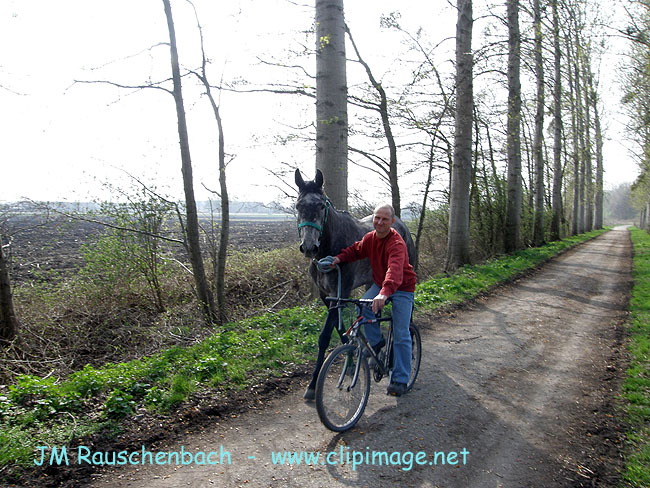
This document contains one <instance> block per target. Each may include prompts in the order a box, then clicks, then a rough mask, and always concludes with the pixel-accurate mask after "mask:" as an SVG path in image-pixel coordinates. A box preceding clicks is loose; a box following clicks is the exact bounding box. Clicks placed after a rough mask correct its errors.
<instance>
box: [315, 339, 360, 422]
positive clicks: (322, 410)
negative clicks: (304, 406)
mask: <svg viewBox="0 0 650 488" xmlns="http://www.w3.org/2000/svg"><path fill="white" fill-rule="evenodd" d="M360 351H361V349H360V348H359V347H358V346H357V345H356V344H343V345H341V346H338V347H337V348H336V349H334V350H333V351H332V353H331V354H330V355H329V356H328V357H327V359H326V360H325V363H323V367H322V368H321V370H320V373H319V374H318V381H317V382H316V410H317V411H318V416H319V417H320V419H321V422H323V424H324V425H325V427H327V428H328V429H330V430H333V431H334V432H343V431H346V430H348V429H351V428H352V427H354V425H355V424H356V423H357V421H358V420H359V419H360V418H361V415H363V411H364V410H365V408H366V404H367V403H368V396H369V395H370V368H369V367H368V361H367V360H366V358H365V357H364V356H363V355H362V354H360ZM357 372H358V373H357ZM355 376H356V380H355Z"/></svg>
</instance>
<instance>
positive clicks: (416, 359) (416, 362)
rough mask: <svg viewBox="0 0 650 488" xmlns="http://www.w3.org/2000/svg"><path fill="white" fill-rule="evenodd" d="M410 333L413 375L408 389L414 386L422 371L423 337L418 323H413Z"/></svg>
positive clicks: (410, 377)
mask: <svg viewBox="0 0 650 488" xmlns="http://www.w3.org/2000/svg"><path fill="white" fill-rule="evenodd" d="M409 333H410V334H411V375H410V376H409V381H408V383H407V384H406V391H408V390H410V389H411V388H413V384H414V383H415V380H416V378H417V377H418V373H419V372H420V362H421V361H422V337H421V336H420V329H418V326H417V325H415V324H413V323H411V325H410V326H409Z"/></svg>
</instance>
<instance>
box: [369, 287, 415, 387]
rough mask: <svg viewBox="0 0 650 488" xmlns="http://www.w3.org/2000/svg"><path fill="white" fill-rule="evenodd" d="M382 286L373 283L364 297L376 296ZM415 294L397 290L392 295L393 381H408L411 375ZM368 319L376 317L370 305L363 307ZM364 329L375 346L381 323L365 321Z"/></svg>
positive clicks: (379, 337)
mask: <svg viewBox="0 0 650 488" xmlns="http://www.w3.org/2000/svg"><path fill="white" fill-rule="evenodd" d="M380 290H381V287H379V286H378V285H376V284H373V285H372V286H371V287H370V289H369V290H368V291H367V292H366V293H364V295H363V298H370V299H372V298H375V297H376V296H377V295H379V291H380ZM413 297H414V294H413V293H412V292H408V291H396V292H395V293H393V294H392V295H391V300H392V302H393V374H392V376H391V382H395V383H405V384H406V383H408V381H409V377H410V376H411V334H410V333H409V325H410V323H411V312H412V311H413ZM362 309H363V310H362V313H363V316H364V317H365V319H366V320H372V319H374V318H375V314H374V313H373V312H372V310H371V309H370V308H368V307H362ZM363 331H364V334H365V335H366V338H367V339H368V342H369V343H370V345H372V346H374V345H375V344H377V343H378V342H379V340H380V339H381V332H380V331H379V324H377V323H364V325H363Z"/></svg>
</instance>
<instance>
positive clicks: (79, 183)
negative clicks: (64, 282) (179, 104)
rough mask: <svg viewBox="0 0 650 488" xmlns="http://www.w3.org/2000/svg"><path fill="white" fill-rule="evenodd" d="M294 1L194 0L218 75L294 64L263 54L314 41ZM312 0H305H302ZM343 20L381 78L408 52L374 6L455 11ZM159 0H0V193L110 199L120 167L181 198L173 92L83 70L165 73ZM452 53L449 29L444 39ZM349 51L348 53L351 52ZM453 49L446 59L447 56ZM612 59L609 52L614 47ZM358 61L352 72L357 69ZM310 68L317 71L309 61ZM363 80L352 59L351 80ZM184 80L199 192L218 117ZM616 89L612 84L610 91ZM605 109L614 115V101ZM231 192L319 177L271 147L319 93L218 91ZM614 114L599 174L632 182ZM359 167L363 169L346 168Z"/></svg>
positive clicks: (184, 26)
mask: <svg viewBox="0 0 650 488" xmlns="http://www.w3.org/2000/svg"><path fill="white" fill-rule="evenodd" d="M299 3H300V2H291V1H288V0H264V1H262V0H255V1H253V0H232V1H218V2H217V1H206V0H203V1H202V0H196V5H197V8H198V11H199V16H200V18H201V23H202V24H203V27H204V31H205V36H206V42H207V51H208V56H209V57H210V60H211V62H212V63H211V65H210V67H209V70H210V72H209V74H210V75H211V77H212V83H213V84H218V83H219V80H220V79H221V78H222V77H223V78H224V79H226V80H229V79H234V78H241V79H244V80H247V81H252V82H255V81H258V82H262V81H265V80H268V79H269V77H273V76H276V77H277V78H276V81H282V80H283V79H284V78H286V77H287V76H288V75H287V73H286V72H283V71H282V70H280V69H277V68H276V69H275V71H274V69H273V68H270V67H268V66H265V65H261V64H260V62H259V60H260V58H261V59H263V60H269V61H270V60H274V59H277V60H282V59H283V58H284V57H285V55H286V52H287V50H290V49H296V50H297V49H299V48H300V46H301V43H303V44H304V45H306V46H307V47H308V48H311V47H312V46H313V38H312V37H311V36H309V35H308V34H300V31H305V30H307V29H309V28H310V27H311V24H312V21H313V9H311V8H310V7H308V6H300V5H298V4H299ZM305 3H307V4H309V5H311V4H312V2H311V1H305ZM172 8H173V12H174V16H175V23H176V28H177V35H178V42H179V50H180V57H181V63H183V64H184V65H185V66H188V67H196V66H198V64H197V63H198V58H197V55H198V51H197V49H198V37H197V29H196V25H195V21H194V18H193V12H192V10H191V9H190V8H189V7H188V5H187V3H185V2H183V1H179V0H175V1H172ZM345 8H346V19H347V21H348V23H349V24H350V26H351V29H352V31H353V33H354V35H355V40H356V41H357V44H359V46H360V48H361V50H362V52H363V53H364V56H365V57H366V58H367V61H368V62H369V63H370V64H371V66H373V67H375V68H377V69H376V74H378V75H379V76H381V75H382V74H383V73H386V72H389V71H390V68H391V66H393V65H394V63H395V61H396V58H398V57H399V56H400V53H402V52H403V45H402V44H401V38H400V36H399V34H398V33H396V32H393V31H388V30H385V29H381V28H380V27H379V17H380V15H381V14H388V13H390V12H391V11H392V10H395V9H399V10H400V12H401V13H402V20H401V22H402V23H403V25H404V26H405V27H407V28H409V29H412V31H413V32H415V30H416V29H417V28H418V27H420V26H422V27H424V28H425V29H427V30H428V31H429V35H430V37H436V38H438V37H439V39H440V40H442V39H444V38H446V37H449V36H453V33H454V29H455V12H454V11H453V9H452V8H451V7H450V5H449V3H448V2H447V1H446V0H436V1H424V0H422V1H420V0H418V1H415V0H411V1H404V2H399V3H398V4H396V3H395V2H394V1H390V0H355V1H351V0H349V1H347V2H346V5H345ZM165 22H166V21H165V15H164V11H163V6H162V2H161V1H160V0H138V1H133V0H112V1H111V2H99V1H88V0H61V1H58V2H53V1H51V0H3V1H2V2H0V43H1V45H2V46H4V48H3V50H2V54H1V55H0V107H2V113H3V117H1V118H0V133H1V134H2V145H1V147H2V149H1V151H2V165H3V171H2V173H1V174H0V201H1V200H5V201H7V200H15V199H20V198H23V197H27V198H31V199H36V200H88V199H91V198H95V197H99V198H106V197H107V196H108V195H107V190H105V187H104V186H103V183H104V182H106V181H116V179H119V181H124V178H125V176H124V172H123V170H124V171H127V172H129V173H131V174H133V175H134V176H136V177H138V178H142V179H144V180H145V181H151V182H154V184H156V185H157V186H158V187H160V188H162V189H163V190H164V191H166V192H167V193H168V194H170V195H173V196H176V197H178V198H180V197H181V188H182V186H181V179H180V156H179V151H178V134H177V129H176V115H175V109H174V104H173V99H172V97H171V96H170V95H169V94H167V93H164V92H162V91H160V90H152V89H147V90H127V89H118V88H115V87H113V86H109V85H103V84H85V83H84V84H81V83H75V80H77V81H99V80H109V81H112V82H115V83H120V84H124V85H142V84H146V83H147V82H148V81H159V80H163V79H166V78H168V77H169V73H170V68H169V49H168V47H167V46H157V45H158V44H159V43H162V42H166V41H167V40H168V33H167V29H166V23H165ZM445 49H446V50H447V51H449V52H451V51H450V50H452V49H453V40H450V41H447V42H446V46H445V45H443V46H442V47H441V49H440V50H441V51H442V52H444V50H445ZM348 56H350V53H348ZM450 59H451V58H450ZM612 59H614V58H612ZM355 70H356V71H355ZM312 71H313V70H312ZM362 80H363V73H361V72H360V71H359V69H358V67H349V83H350V84H354V83H358V82H360V81H362ZM192 85H193V83H190V82H189V80H187V82H184V88H185V87H187V88H186V90H187V92H186V110H187V112H188V119H189V124H190V127H189V129H190V144H191V150H192V159H193V163H194V168H195V186H196V187H197V191H198V197H199V198H205V197H206V196H207V195H208V192H207V191H206V190H203V189H202V185H206V186H208V187H212V188H214V187H216V186H217V183H216V171H215V167H216V144H215V141H216V126H215V122H214V119H213V117H212V115H211V113H210V110H211V109H210V107H209V105H208V103H207V102H206V101H205V100H204V99H202V98H201V97H200V95H199V92H198V91H196V89H192V88H191V86H192ZM611 90H613V89H611ZM612 100H614V102H613V103H612V105H611V106H609V107H607V109H608V110H609V112H610V114H613V113H615V111H616V110H617V108H616V107H617V106H618V103H617V101H616V97H613V98H612ZM221 112H222V117H223V119H224V125H225V135H226V151H227V152H228V153H229V154H234V155H235V159H234V160H233V162H232V163H231V164H230V166H229V168H228V182H229V186H230V193H231V197H232V198H233V199H236V200H249V201H259V200H262V201H269V200H271V199H273V198H274V197H275V196H276V195H277V191H276V190H274V189H269V188H267V187H268V186H269V185H270V184H273V185H275V184H276V183H277V181H274V180H273V178H271V177H270V176H269V175H268V174H267V172H266V170H265V168H274V167H277V166H279V165H280V163H286V164H289V165H292V166H299V167H301V168H302V169H303V170H304V171H305V172H306V174H307V175H308V176H311V175H312V174H313V165H314V157H313V151H312V150H311V149H310V148H309V146H308V145H306V146H305V149H304V150H303V151H302V152H299V153H297V152H296V151H295V148H294V149H287V148H284V147H283V146H281V145H278V144H274V143H273V142H274V138H275V135H276V134H278V133H281V132H290V131H291V130H292V129H291V128H290V126H295V125H301V124H308V123H310V122H311V121H312V120H313V118H314V116H315V110H314V107H313V102H312V101H311V100H309V99H302V100H301V99H297V98H295V97H288V96H269V95H241V94H232V93H224V94H223V95H222V98H221ZM617 127H620V126H617V125H616V124H613V123H610V137H611V138H612V140H611V141H609V142H608V143H607V144H606V147H605V150H606V154H607V156H608V158H607V167H606V169H607V173H606V181H607V184H608V185H613V184H616V183H620V182H623V181H632V180H633V179H634V177H635V176H636V167H635V165H634V163H633V162H631V160H629V158H627V156H626V151H627V150H626V149H625V146H624V145H622V142H623V141H622V137H620V136H619V132H618V130H619V129H618V128H617ZM353 171H354V172H355V173H354V174H355V175H357V174H359V173H357V172H358V171H359V170H356V169H355V170H353Z"/></svg>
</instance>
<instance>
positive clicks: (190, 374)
mask: <svg viewBox="0 0 650 488" xmlns="http://www.w3.org/2000/svg"><path fill="white" fill-rule="evenodd" d="M602 232H604V231H596V232H591V233H588V234H583V235H581V236H577V237H572V238H569V239H565V240H563V241H559V242H554V243H551V244H547V245H545V246H543V247H540V248H536V249H525V250H522V251H519V252H517V253H515V254H513V255H508V256H503V257H500V258H498V259H494V260H491V261H489V262H487V263H485V264H482V265H475V266H466V267H464V268H462V269H460V270H459V271H458V272H457V273H455V274H453V275H452V276H440V277H435V278H433V279H431V280H428V281H426V282H424V283H421V284H419V285H418V287H417V290H416V306H417V307H418V309H419V310H431V309H436V308H440V307H443V306H446V305H449V304H454V303H460V302H463V301H466V300H468V299H471V298H473V297H475V296H477V295H479V294H481V293H483V292H485V291H488V290H490V288H492V287H493V286H494V285H496V284H498V283H501V282H504V281H507V280H510V279H512V278H513V277H515V276H518V275H520V274H521V273H523V272H525V271H526V270H528V269H531V268H534V267H536V266H538V265H539V264H541V263H542V262H544V261H546V260H548V259H549V258H551V257H552V256H554V255H556V254H557V253H559V252H561V251H563V250H565V249H567V248H569V247H571V246H573V245H575V244H578V243H580V242H583V241H586V240H588V239H591V238H593V237H595V236H597V235H599V234H600V233H602ZM324 317H325V309H324V307H322V306H320V305H316V304H311V305H308V306H303V307H296V308H292V309H286V310H282V311H279V312H277V313H267V314H264V315H261V316H258V317H254V318H250V319H246V320H242V321H239V322H233V323H230V324H227V325H226V326H224V327H222V328H220V329H219V330H218V331H216V332H215V333H214V334H213V335H211V336H210V337H208V338H207V339H205V340H204V341H202V342H200V343H198V344H194V345H192V346H189V347H178V346H176V347H172V348H170V349H167V350H165V351H163V352H161V353H159V354H156V355H152V356H148V357H143V358H140V359H137V360H133V361H130V362H126V363H119V364H106V365H104V366H103V367H101V368H94V367H91V366H86V367H85V368H84V369H82V370H80V371H77V372H75V373H73V374H71V375H69V376H68V377H67V378H66V379H65V380H64V381H55V380H54V379H53V378H52V377H50V378H40V377H37V376H28V375H23V376H21V377H19V379H18V381H17V383H16V384H15V385H12V386H10V388H9V393H8V395H6V396H0V466H4V465H7V464H14V465H17V466H22V467H25V468H27V467H29V466H30V465H31V463H32V459H33V457H34V455H35V452H36V451H35V448H36V446H38V445H61V444H64V443H69V442H72V441H73V440H79V439H82V438H83V437H84V436H86V435H89V434H91V433H93V432H96V431H98V430H100V429H102V428H105V427H108V428H112V429H115V428H116V426H119V422H120V420H121V419H123V418H125V417H127V416H130V415H132V414H133V413H134V412H135V411H136V410H137V409H139V408H142V407H144V408H147V409H149V410H150V411H155V412H162V413H165V412H169V411H171V410H173V409H174V408H175V407H177V406H178V405H179V404H181V403H182V402H184V401H186V400H187V399H188V398H190V397H191V395H192V394H193V393H194V392H196V391H198V390H206V389H208V390H213V391H214V390H218V391H221V392H227V391H232V390H237V389H244V388H246V387H249V386H251V385H252V384H254V383H256V382H257V383H258V382H259V381H261V380H263V379H264V378H270V377H273V376H274V375H280V374H282V373H283V372H286V371H287V370H291V369H292V368H295V366H296V365H297V364H305V363H307V362H308V361H310V360H314V359H315V355H316V351H317V340H318V334H319V332H320V328H321V324H322V322H323V320H324ZM646 351H647V349H646ZM646 413H647V412H646Z"/></svg>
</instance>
